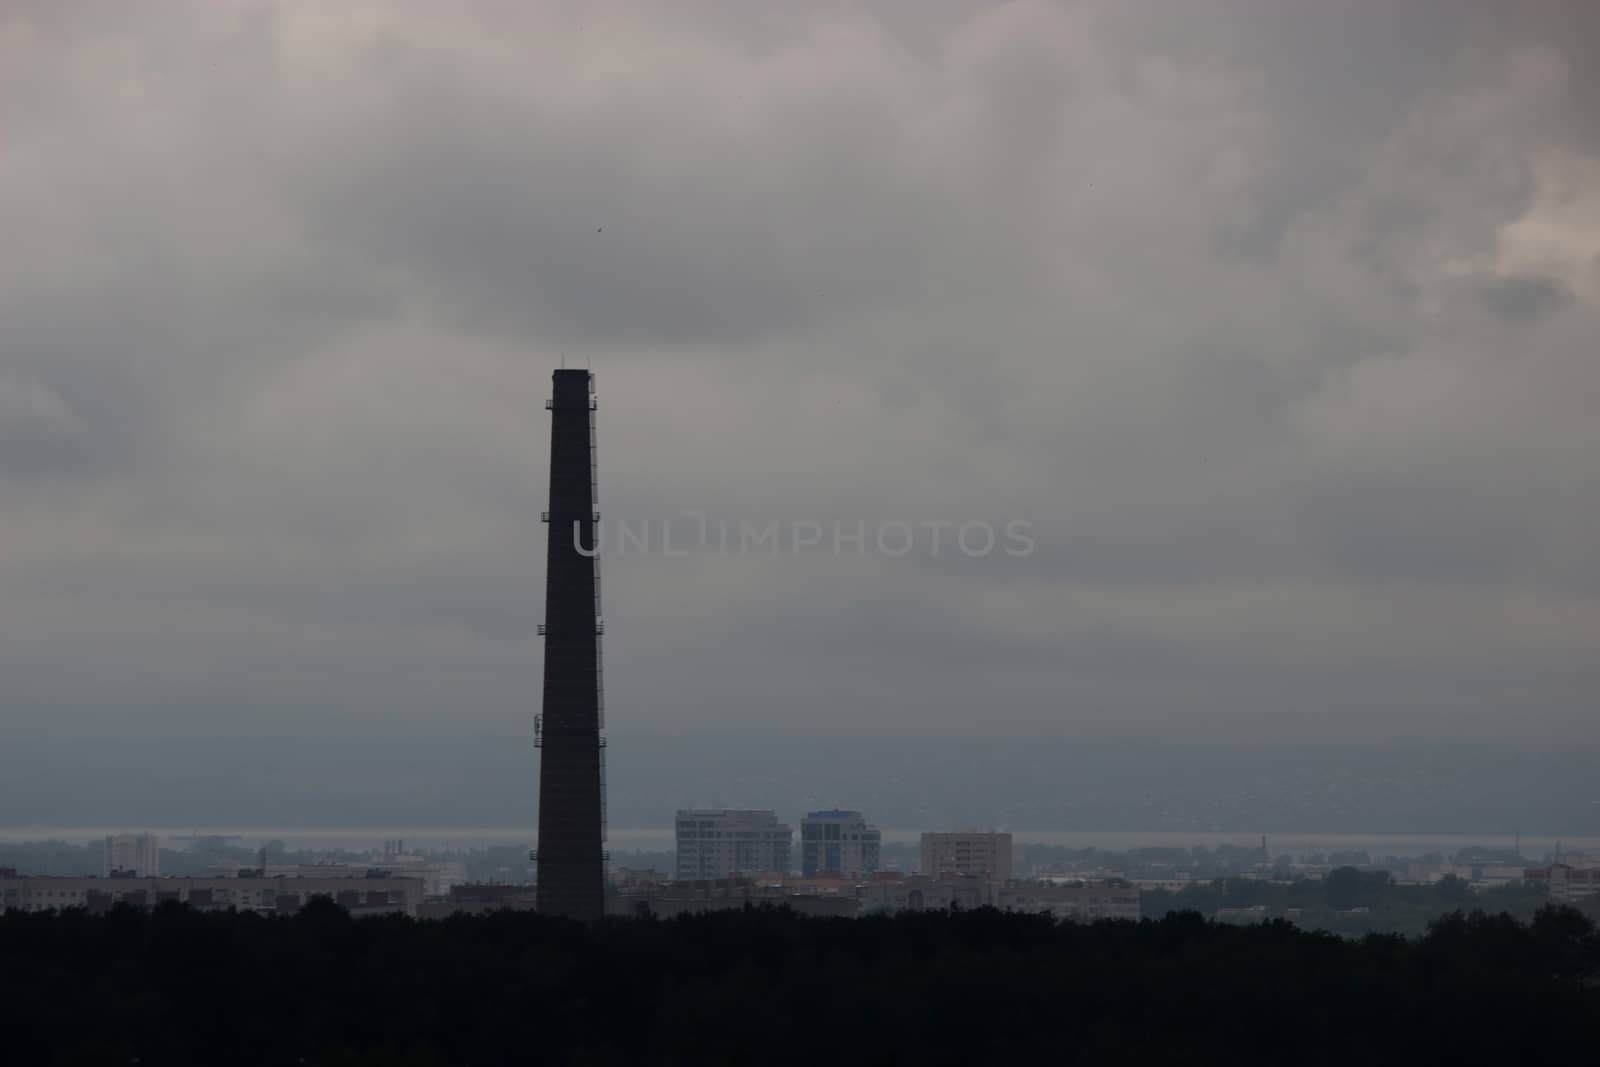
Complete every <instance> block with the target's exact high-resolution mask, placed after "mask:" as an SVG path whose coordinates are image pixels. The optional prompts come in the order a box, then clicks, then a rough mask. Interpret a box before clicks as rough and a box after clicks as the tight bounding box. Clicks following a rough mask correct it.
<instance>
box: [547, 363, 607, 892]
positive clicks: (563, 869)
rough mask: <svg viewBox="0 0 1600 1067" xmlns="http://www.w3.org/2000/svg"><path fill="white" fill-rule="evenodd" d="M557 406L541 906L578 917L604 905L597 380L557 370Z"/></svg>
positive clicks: (551, 406)
mask: <svg viewBox="0 0 1600 1067" xmlns="http://www.w3.org/2000/svg"><path fill="white" fill-rule="evenodd" d="M545 406H546V407H547V408H549V409H550V414H551V425H550V510H549V511H548V512H546V513H545V516H544V517H545V521H546V522H547V523H548V524H549V525H548V527H547V529H548V531H549V537H550V546H549V566H548V568H547V570H546V577H545V596H544V606H545V616H544V617H545V622H544V625H543V626H541V627H539V632H540V633H541V634H543V635H544V638H545V645H544V711H543V713H542V714H541V715H540V716H539V717H538V718H536V719H535V720H534V732H535V741H534V743H535V744H536V745H537V746H538V747H539V749H540V752H541V754H542V758H541V760H540V764H539V844H538V846H537V848H536V849H535V852H534V858H535V860H536V862H537V864H538V866H537V868H536V870H537V875H538V892H537V901H538V908H539V910H540V911H542V912H547V913H549V914H552V915H566V916H569V917H571V918H574V919H585V920H588V919H596V918H599V917H600V915H601V913H602V912H603V911H604V908H605V869H604V866H605V855H604V851H603V849H604V845H603V842H604V839H605V739H604V738H602V737H601V735H600V729H601V727H602V725H603V724H604V717H603V709H604V695H603V690H602V687H601V670H600V635H601V633H602V632H603V631H604V624H603V623H602V621H601V618H600V560H599V558H598V553H597V552H596V550H595V549H596V545H597V542H596V540H595V534H596V529H595V523H596V522H597V521H598V520H599V518H600V514H599V512H598V511H597V510H596V506H595V505H596V495H595V493H596V479H595V471H596V468H595V451H594V445H595V440H594V412H595V406H596V405H595V401H594V376H593V375H592V374H590V373H589V372H588V371H586V370H558V371H556V372H555V396H554V397H552V398H551V399H550V400H549V401H547V402H546V404H545Z"/></svg>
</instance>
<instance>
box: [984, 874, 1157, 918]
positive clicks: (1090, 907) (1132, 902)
mask: <svg viewBox="0 0 1600 1067" xmlns="http://www.w3.org/2000/svg"><path fill="white" fill-rule="evenodd" d="M998 903H999V906H1000V907H1002V908H1004V909H1006V910H1007V911H1027V912H1047V913H1049V914H1050V915H1051V916H1052V917H1054V918H1057V919H1072V920H1074V921H1076V922H1094V921H1096V920H1098V919H1137V918H1139V889H1138V887H1137V886H1133V885H1129V884H1128V883H1126V882H1079V883H1077V884H1065V885H1061V884H1055V883H1051V882H1021V883H1018V884H1016V885H1013V886H1007V887H1006V888H1004V889H1002V890H1000V893H999V901H998Z"/></svg>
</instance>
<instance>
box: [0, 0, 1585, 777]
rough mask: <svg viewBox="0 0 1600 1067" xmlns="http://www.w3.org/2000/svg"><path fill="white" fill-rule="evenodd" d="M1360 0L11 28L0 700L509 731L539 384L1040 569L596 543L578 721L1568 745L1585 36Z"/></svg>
mask: <svg viewBox="0 0 1600 1067" xmlns="http://www.w3.org/2000/svg"><path fill="white" fill-rule="evenodd" d="M762 6H763V7H766V5H762ZM773 7H775V8H776V7H778V6H777V5H773ZM1394 7H1395V8H1401V7H1403V8H1404V10H1403V11H1401V10H1391V9H1390V7H1389V6H1388V5H1382V6H1380V5H1367V4H1357V3H1344V4H1327V5H1316V6H1315V7H1313V6H1312V5H1282V4H1271V5H1262V4H1256V3H1248V2H1238V3H1223V2H1215V3H1207V4H1177V5H1161V4H1154V3H1152V4H1148V5H1145V4H1138V5H1128V4H1109V3H1108V4H1059V5H1058V4H1029V3H1007V4H1001V5H982V6H972V7H966V6H963V5H955V4H937V5H921V4H888V5H884V6H883V7H881V8H877V9H871V8H859V9H846V8H843V7H835V6H832V5H829V6H815V7H808V6H805V5H783V6H782V9H781V10H763V11H759V12H757V11H752V10H750V6H749V5H727V6H719V5H711V4H700V5H671V7H670V10H669V7H668V6H667V5H655V4H639V5H633V6H620V7H610V8H606V9H605V10H594V9H590V8H588V7H581V6H577V5H573V6H571V7H562V6H554V7H552V6H542V5H529V6H524V5H512V4H493V3H483V4H459V5H437V4H423V3H420V2H419V3H411V4H371V5H364V4H337V5H327V4H316V3H280V4H210V3H205V4H201V3H196V4H180V3H168V4H156V5H148V6H143V7H142V9H141V12H140V13H139V14H138V15H137V16H135V15H134V14H132V13H131V10H130V9H129V8H128V7H126V6H124V5H118V4H104V5H92V4H84V5H62V6H58V5H44V4H39V5H22V6H21V7H18V6H16V5H12V6H11V7H10V8H9V9H8V11H9V13H8V14H6V15H4V16H0V108H3V109H4V110H3V115H4V119H3V121H4V124H5V128H6V131H7V133H6V145H5V150H4V153H3V155H0V191H3V195H0V247H4V249H5V255H4V257H3V265H0V450H3V454H0V521H3V523H4V530H3V538H0V671H3V672H4V676H5V677H6V678H7V679H8V684H7V693H6V694H5V695H4V697H3V698H0V714H3V715H4V716H5V718H6V719H7V720H8V721H9V722H10V723H11V728H12V730H13V731H14V732H15V733H16V734H17V735H18V736H23V735H26V736H29V737H33V738H36V739H37V738H41V737H42V738H51V739H55V740H56V741H60V742H62V743H66V742H67V741H69V740H70V739H73V738H83V737H89V738H96V739H98V741H97V742H96V743H100V744H113V743H114V741H115V739H116V738H117V737H120V736H132V735H134V734H145V733H147V732H148V731H151V730H155V731H158V732H170V734H171V736H172V737H173V738H174V745H176V746H178V747H180V748H181V747H182V746H183V745H184V744H188V743H190V741H186V740H184V739H185V738H189V739H193V738H196V737H198V738H200V740H198V741H193V743H194V744H197V745H200V744H202V742H203V743H204V744H212V745H217V744H223V743H225V742H226V740H227V738H228V737H229V736H232V733H231V732H232V731H233V730H235V729H237V730H238V731H240V732H241V736H242V735H243V734H252V735H254V734H261V733H271V732H273V731H284V732H296V733H300V734H306V733H309V732H312V731H318V730H320V731H328V732H335V733H337V732H343V733H347V734H352V735H359V734H361V733H362V732H363V731H367V730H372V729H384V730H390V731H396V730H398V731H412V732H414V733H415V734H416V735H417V736H419V737H424V736H425V737H428V738H433V737H437V736H438V735H440V734H442V733H447V732H450V731H462V732H465V733H473V732H481V733H485V734H495V733H508V734H510V733H515V732H516V731H517V730H518V729H520V728H522V726H523V725H525V722H526V719H527V717H528V716H530V715H531V714H532V703H533V694H534V693H535V692H536V685H535V683H536V679H537V678H538V661H537V655H538V645H537V640H536V638H535V634H534V627H535V624H536V623H537V622H538V621H539V619H540V615H541V611H542V608H541V601H542V593H541V584H540V582H541V574H540V568H541V566H542V559H543V533H544V532H543V529H542V527H541V526H540V524H539V521H538V512H539V510H540V509H541V507H542V506H543V504H542V500H541V496H542V492H543V480H544V465H545V463H546V442H545V439H544V435H545V433H546V423H545V420H544V413H543V411H542V404H541V403H540V401H541V400H542V398H543V397H544V396H545V395H546V394H547V391H548V382H549V371H550V370H551V369H552V368H553V367H555V366H557V365H559V363H560V361H561V360H562V359H565V360H567V361H569V365H570V363H571V362H572V361H589V362H590V363H591V364H592V366H593V367H594V368H595V369H596V372H597V374H598V383H599V389H600V397H601V412H600V415H601V430H600V460H601V464H602V468H601V495H602V506H603V508H604V509H605V512H606V514H607V516H608V517H611V516H615V517H618V518H630V517H631V518H633V519H636V520H646V519H653V520H660V519H663V518H667V517H670V516H671V515H673V514H674V513H675V512H676V511H677V510H678V509H680V508H689V509H698V510H702V511H705V512H707V513H709V514H712V515H716V516H723V517H726V518H727V519H729V520H731V521H734V522H737V521H739V520H741V519H742V520H748V521H751V522H758V521H759V522H762V523H765V522H769V521H774V520H781V521H784V522H792V521H795V520H805V521H816V522H819V523H823V524H828V523H832V522H834V521H836V520H838V521H844V522H848V523H852V524H853V523H854V522H856V521H858V520H859V521H863V522H867V523H880V522H883V521H888V520H903V521H907V522H911V523H919V522H922V521H924V520H940V519H945V520H953V521H955V522H960V521H963V520H967V519H982V520H986V521H990V522H994V523H996V524H997V525H998V524H999V523H1003V522H1004V521H1006V520H1008V519H1013V518H1020V519H1026V520H1028V521H1029V522H1031V523H1032V529H1033V533H1034V536H1035V537H1036V539H1037V541H1038V547H1037V551H1035V552H1034V553H1033V554H1032V555H1030V556H1028V557H1027V558H1021V559H1018V558H1009V557H1004V556H995V557H987V558H983V559H968V558H965V557H962V556H959V555H956V556H952V555H949V554H944V555H941V556H939V557H937V558H933V557H931V556H929V555H928V554H927V553H924V552H918V553H913V554H912V555H910V556H907V557H905V558H902V559H886V558H881V557H878V556H875V555H871V554H869V555H868V556H867V557H866V558H859V557H855V556H849V555H847V556H846V557H845V558H842V559H836V558H834V557H833V556H832V555H831V554H827V553H821V554H811V555H805V556H798V557H790V556H785V557H782V558H779V559H776V560H772V559H765V558H752V557H735V556H723V555H718V554H716V553H713V552H697V553H694V554H692V555H691V556H690V557H688V558H686V559H676V558H673V559H667V558H661V557H659V556H654V557H639V558H627V559H618V560H615V561H611V562H609V563H608V565H607V571H606V585H605V595H606V598H607V619H608V624H609V629H608V638H607V641H608V666H609V668H610V670H609V673H608V696H609V700H608V703H610V704H611V705H612V706H613V707H614V708H616V709H618V711H617V713H616V714H615V715H614V718H615V719H616V720H617V721H616V722H615V723H614V724H613V729H614V730H616V731H620V732H623V733H625V732H626V731H627V730H628V729H629V728H630V726H629V723H630V722H648V723H649V725H650V727H651V728H654V729H680V728H681V729H685V730H709V729H716V728H721V727H733V728H737V729H740V730H754V731H759V732H770V733H773V734H783V733H786V732H787V733H807V734H818V733H820V734H824V735H826V734H830V733H838V734H844V733H852V732H856V733H868V734H874V735H894V734H897V733H901V732H905V731H911V730H919V731H920V730H926V731H930V732H933V733H938V734H947V735H948V734H955V735H966V734H988V735H999V736H1006V735H1010V736H1035V735H1045V736H1051V737H1072V736H1078V735H1084V736H1088V735H1106V734H1111V735H1117V734H1121V733H1139V734H1149V733H1160V734H1163V735H1166V736H1172V737H1206V738H1209V739H1212V740H1228V739H1230V738H1240V739H1246V738H1257V737H1261V736H1281V737H1287V738H1296V739H1316V738H1325V737H1329V736H1345V735H1346V734H1347V732H1348V731H1350V730H1354V729H1372V730H1378V731H1380V732H1381V731H1400V732H1409V733H1416V734H1420V735H1430V734H1440V735H1445V736H1451V737H1456V736H1493V737H1501V736H1508V735H1516V736H1521V737H1525V738H1528V739H1532V740H1535V741H1538V742H1540V743H1549V744H1560V743H1567V742H1580V741H1581V742H1593V741H1595V740H1600V734H1597V733H1596V722H1600V720H1597V719H1596V718H1595V717H1594V716H1593V715H1592V714H1591V712H1592V706H1593V700H1594V695H1595V693H1596V692H1597V691H1600V673H1597V668H1596V667H1595V663H1596V662H1597V658H1596V652H1597V651H1600V600H1597V596H1600V559H1597V557H1596V554H1595V551H1594V546H1595V545H1596V544H1597V543H1600V476H1597V474H1596V471H1597V470H1600V462H1597V460H1600V419H1596V418H1595V412H1596V411H1597V410H1600V360H1597V359H1596V354H1595V352H1596V350H1595V338H1596V336H1600V143H1597V141H1596V139H1595V136H1594V131H1595V130H1597V129H1600V112H1597V101H1600V93H1597V90H1596V73H1595V72H1596V70H1597V69H1600V63H1596V62H1594V60H1595V58H1596V57H1595V56H1593V55H1592V54H1587V53H1586V52H1585V51H1584V50H1585V49H1586V48H1588V49H1590V50H1591V51H1592V42H1594V41H1596V40H1600V23H1597V22H1596V18H1595V10H1594V9H1593V8H1592V7H1591V6H1590V5H1587V4H1584V3H1582V2H1573V3H1569V4H1547V5H1543V6H1539V5H1526V6H1523V5H1518V6H1517V7H1516V8H1515V9H1514V10H1513V9H1512V8H1511V7H1509V6H1506V5H1493V6H1491V7H1485V8H1482V9H1480V8H1477V7H1472V6H1470V5H1458V4H1409V5H1395V6H1394ZM1330 707H1333V708H1337V709H1338V712H1337V714H1335V715H1330V714H1329V711H1328V709H1329V708H1330ZM630 708H631V709H634V712H633V713H631V714H629V713H624V712H623V711H622V710H621V709H630ZM229 709H248V710H240V711H238V712H237V714H234V713H233V712H231V711H230V710H229ZM975 709H976V710H975ZM208 739H209V740H208ZM420 743H421V742H419V744H420ZM430 743H431V742H430Z"/></svg>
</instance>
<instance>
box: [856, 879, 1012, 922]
mask: <svg viewBox="0 0 1600 1067" xmlns="http://www.w3.org/2000/svg"><path fill="white" fill-rule="evenodd" d="M856 896H857V898H858V899H859V900H860V901H861V911H862V913H863V914H873V913H886V912H887V913H891V914H892V913H894V912H901V911H949V910H950V909H951V908H952V907H955V908H961V909H964V910H971V909H973V908H983V907H993V906H995V905H996V904H997V903H998V901H997V899H996V889H995V883H994V882H992V881H990V880H989V879H987V878H979V877H977V876H972V875H968V876H953V877H948V878H929V877H926V876H924V875H913V876H912V877H910V878H899V879H878V880H874V881H871V882H867V883H865V884H862V885H859V886H857V887H856Z"/></svg>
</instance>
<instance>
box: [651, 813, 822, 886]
mask: <svg viewBox="0 0 1600 1067" xmlns="http://www.w3.org/2000/svg"><path fill="white" fill-rule="evenodd" d="M676 829H677V840H678V865H677V878H678V880H679V881H699V880H703V879H708V878H732V877H735V876H736V875H752V874H788V873H789V849H790V845H791V844H792V842H793V840H794V829H793V827H791V826H790V825H789V824H788V823H780V822H779V821H778V816H777V815H776V814H775V813H774V812H771V811H765V810H753V811H752V810H740V809H734V808H705V809H698V808H696V809H688V810H684V811H680V812H678V820H677V824H676Z"/></svg>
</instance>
